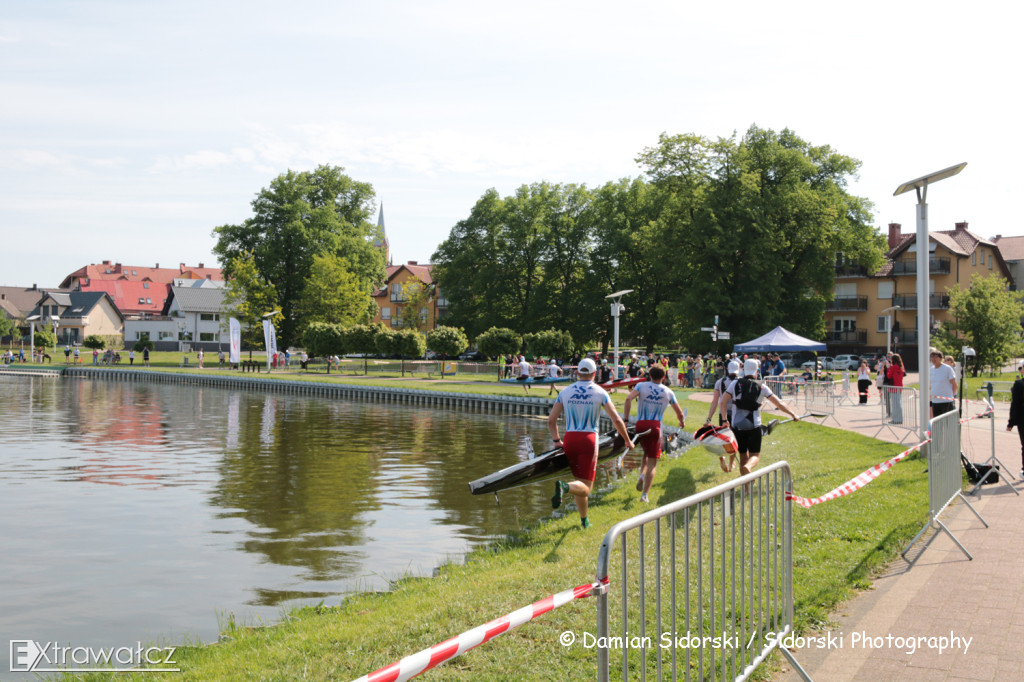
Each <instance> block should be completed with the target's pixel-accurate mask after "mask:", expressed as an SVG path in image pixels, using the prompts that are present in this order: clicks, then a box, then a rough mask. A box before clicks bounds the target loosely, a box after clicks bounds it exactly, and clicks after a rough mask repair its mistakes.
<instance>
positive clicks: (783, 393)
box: [764, 377, 798, 400]
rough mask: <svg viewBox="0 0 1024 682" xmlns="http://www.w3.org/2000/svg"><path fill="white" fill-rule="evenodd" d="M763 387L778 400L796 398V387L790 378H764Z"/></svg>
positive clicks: (794, 381) (793, 380) (794, 380)
mask: <svg viewBox="0 0 1024 682" xmlns="http://www.w3.org/2000/svg"><path fill="white" fill-rule="evenodd" d="M764 385H765V386H767V387H768V388H770V389H771V391H772V393H774V394H775V395H777V396H778V397H779V400H788V399H790V398H795V397H796V396H797V389H798V385H797V383H796V379H793V378H791V377H765V379H764Z"/></svg>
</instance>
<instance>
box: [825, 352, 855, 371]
mask: <svg viewBox="0 0 1024 682" xmlns="http://www.w3.org/2000/svg"><path fill="white" fill-rule="evenodd" d="M858 367H860V356H859V355H837V356H836V359H835V360H833V362H832V366H831V367H826V368H825V369H839V370H843V369H849V370H854V369H857V368H858Z"/></svg>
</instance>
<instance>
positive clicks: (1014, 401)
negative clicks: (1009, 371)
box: [1006, 362, 1024, 478]
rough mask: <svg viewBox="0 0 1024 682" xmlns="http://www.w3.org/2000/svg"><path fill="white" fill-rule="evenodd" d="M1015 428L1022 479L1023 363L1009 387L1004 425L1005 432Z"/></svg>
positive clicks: (1023, 455) (1022, 476)
mask: <svg viewBox="0 0 1024 682" xmlns="http://www.w3.org/2000/svg"><path fill="white" fill-rule="evenodd" d="M1014 426H1016V427H1017V436H1018V437H1020V461H1021V468H1020V477H1021V478H1024V428H1021V427H1024V362H1022V363H1020V365H1019V366H1018V367H1017V380H1016V381H1014V382H1013V386H1011V387H1010V420H1009V421H1008V422H1007V423H1006V430H1007V431H1012V430H1013V427H1014Z"/></svg>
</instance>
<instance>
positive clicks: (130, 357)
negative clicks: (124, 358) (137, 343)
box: [128, 348, 135, 367]
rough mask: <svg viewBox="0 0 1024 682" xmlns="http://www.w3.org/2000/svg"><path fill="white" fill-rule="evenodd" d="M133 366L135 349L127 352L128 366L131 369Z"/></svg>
mask: <svg viewBox="0 0 1024 682" xmlns="http://www.w3.org/2000/svg"><path fill="white" fill-rule="evenodd" d="M134 364H135V349H134V348H133V349H131V350H130V351H128V366H129V367H131V366H132V365H134Z"/></svg>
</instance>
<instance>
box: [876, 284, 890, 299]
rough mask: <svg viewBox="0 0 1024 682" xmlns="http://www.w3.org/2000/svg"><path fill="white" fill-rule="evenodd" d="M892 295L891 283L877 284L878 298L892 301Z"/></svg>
mask: <svg viewBox="0 0 1024 682" xmlns="http://www.w3.org/2000/svg"><path fill="white" fill-rule="evenodd" d="M892 294H893V289H892V281H883V282H879V283H878V298H884V299H887V300H892Z"/></svg>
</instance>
